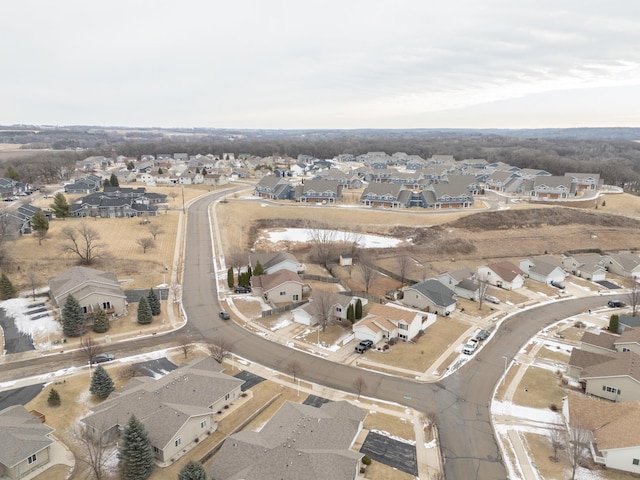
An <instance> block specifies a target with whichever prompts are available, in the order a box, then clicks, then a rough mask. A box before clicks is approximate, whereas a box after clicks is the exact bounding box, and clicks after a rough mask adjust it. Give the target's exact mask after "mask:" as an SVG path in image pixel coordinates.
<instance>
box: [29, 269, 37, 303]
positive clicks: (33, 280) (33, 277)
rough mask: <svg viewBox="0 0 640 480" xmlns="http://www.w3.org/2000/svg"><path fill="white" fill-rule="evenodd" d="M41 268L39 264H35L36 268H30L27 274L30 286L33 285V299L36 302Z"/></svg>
mask: <svg viewBox="0 0 640 480" xmlns="http://www.w3.org/2000/svg"><path fill="white" fill-rule="evenodd" d="M39 270H40V269H39V268H38V265H35V268H33V269H31V270H29V273H28V274H27V280H28V281H29V286H30V287H31V296H32V297H33V301H34V302H35V300H36V286H37V285H38V281H39V277H38V274H37V272H38V271H39Z"/></svg>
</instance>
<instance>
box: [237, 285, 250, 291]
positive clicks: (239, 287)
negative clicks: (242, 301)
mask: <svg viewBox="0 0 640 480" xmlns="http://www.w3.org/2000/svg"><path fill="white" fill-rule="evenodd" d="M233 293H251V287H247V286H245V285H236V286H235V287H233Z"/></svg>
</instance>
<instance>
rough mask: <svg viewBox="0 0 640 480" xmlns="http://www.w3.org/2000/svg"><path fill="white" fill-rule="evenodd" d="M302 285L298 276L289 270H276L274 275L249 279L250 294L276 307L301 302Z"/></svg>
mask: <svg viewBox="0 0 640 480" xmlns="http://www.w3.org/2000/svg"><path fill="white" fill-rule="evenodd" d="M303 285H304V283H303V282H302V280H301V279H300V277H299V276H298V274H297V273H293V272H291V271H289V270H278V271H277V272H276V273H272V274H266V275H258V276H257V277H252V278H251V289H252V292H253V293H254V294H255V295H262V297H264V299H265V301H267V302H271V303H273V304H276V305H277V304H282V303H294V302H299V301H301V300H302V287H303Z"/></svg>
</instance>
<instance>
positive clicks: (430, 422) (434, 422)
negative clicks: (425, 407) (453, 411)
mask: <svg viewBox="0 0 640 480" xmlns="http://www.w3.org/2000/svg"><path fill="white" fill-rule="evenodd" d="M423 422H424V423H425V424H426V427H427V432H428V433H429V439H433V437H434V434H435V429H436V427H437V426H438V415H437V414H436V413H435V412H427V413H425V414H424V417H423Z"/></svg>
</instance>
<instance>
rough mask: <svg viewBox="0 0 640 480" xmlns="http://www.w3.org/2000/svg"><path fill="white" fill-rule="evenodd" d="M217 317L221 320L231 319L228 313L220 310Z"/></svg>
mask: <svg viewBox="0 0 640 480" xmlns="http://www.w3.org/2000/svg"><path fill="white" fill-rule="evenodd" d="M218 316H219V317H220V318H221V319H223V320H229V319H230V318H231V315H229V312H227V311H226V310H220V313H218Z"/></svg>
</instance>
